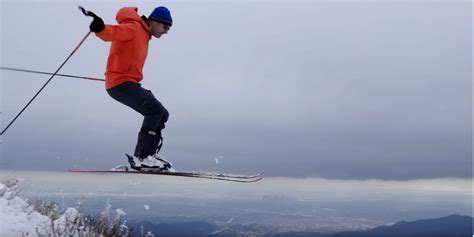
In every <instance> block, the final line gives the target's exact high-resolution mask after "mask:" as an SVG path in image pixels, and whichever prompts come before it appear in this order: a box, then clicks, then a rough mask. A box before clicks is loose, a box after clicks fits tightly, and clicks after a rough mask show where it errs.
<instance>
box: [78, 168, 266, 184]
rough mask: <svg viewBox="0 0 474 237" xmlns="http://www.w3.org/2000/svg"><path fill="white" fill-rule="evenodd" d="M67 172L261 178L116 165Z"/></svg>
mask: <svg viewBox="0 0 474 237" xmlns="http://www.w3.org/2000/svg"><path fill="white" fill-rule="evenodd" d="M69 172H76V173H127V174H148V175H167V176H179V177H189V178H201V179H214V180H222V181H231V182H239V183H254V182H257V181H260V180H262V179H263V177H262V176H263V173H258V174H255V175H235V174H222V173H213V172H195V171H185V172H183V171H159V170H150V171H146V170H132V169H130V168H128V166H124V165H122V166H117V167H115V168H113V169H110V170H101V169H91V170H87V169H69Z"/></svg>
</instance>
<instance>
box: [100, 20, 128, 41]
mask: <svg viewBox="0 0 474 237" xmlns="http://www.w3.org/2000/svg"><path fill="white" fill-rule="evenodd" d="M136 28H137V27H136V25H135V24H134V23H124V24H119V25H105V27H104V29H103V30H102V31H100V32H96V33H95V35H96V36H97V37H99V38H100V39H101V40H103V41H127V40H131V39H133V37H134V36H135V31H136Z"/></svg>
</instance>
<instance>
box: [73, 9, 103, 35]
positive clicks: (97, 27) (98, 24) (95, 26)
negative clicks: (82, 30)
mask: <svg viewBox="0 0 474 237" xmlns="http://www.w3.org/2000/svg"><path fill="white" fill-rule="evenodd" d="M79 9H80V10H81V11H82V13H84V15H86V16H90V17H93V18H94V20H92V22H91V24H90V26H89V29H90V30H91V31H92V32H95V33H99V32H101V31H102V30H104V28H105V25H104V21H103V20H102V18H100V17H98V16H97V15H96V14H95V13H93V12H91V11H87V10H86V9H84V8H83V7H81V6H79Z"/></svg>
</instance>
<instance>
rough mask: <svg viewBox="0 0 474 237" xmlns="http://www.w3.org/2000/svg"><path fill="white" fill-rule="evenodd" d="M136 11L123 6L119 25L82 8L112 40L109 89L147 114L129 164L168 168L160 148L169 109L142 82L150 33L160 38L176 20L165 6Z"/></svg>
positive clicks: (95, 28)
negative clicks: (144, 13) (146, 12)
mask: <svg viewBox="0 0 474 237" xmlns="http://www.w3.org/2000/svg"><path fill="white" fill-rule="evenodd" d="M137 11H138V9H137V8H136V7H124V8H122V9H120V10H119V11H118V12H117V16H116V20H117V22H118V25H105V24H104V21H103V20H102V19H101V18H100V17H98V16H97V15H96V14H94V13H93V12H90V11H85V10H83V12H84V14H86V15H88V16H91V17H93V18H94V20H93V21H92V23H91V24H90V26H89V28H90V30H91V31H92V32H94V33H95V35H96V36H97V37H99V38H100V39H102V40H103V41H106V42H112V44H111V46H110V52H109V57H108V60H107V70H106V76H105V87H106V90H107V93H108V94H109V95H110V96H111V97H112V98H114V99H115V100H117V101H119V102H120V103H122V104H124V105H127V106H128V107H130V108H132V109H134V110H135V111H137V112H138V113H140V114H142V115H143V116H144V120H143V123H142V127H141V129H140V132H139V133H138V142H137V145H136V147H135V153H134V156H133V157H131V156H128V155H127V156H128V157H129V162H130V166H131V167H132V168H133V169H136V170H144V169H159V170H168V169H170V168H171V165H170V164H169V162H167V161H165V160H164V159H162V158H161V157H159V156H158V152H159V150H160V148H161V145H162V143H163V138H162V136H161V130H162V129H164V128H165V123H166V121H168V116H169V113H168V111H167V110H166V109H165V107H163V105H162V104H161V103H160V102H159V101H158V100H157V99H156V98H155V96H154V95H153V94H152V92H151V91H150V90H147V89H144V88H143V87H142V86H141V84H140V83H139V82H140V81H141V80H142V79H143V74H142V68H143V65H144V64H145V59H146V57H147V54H148V42H149V40H150V39H151V36H154V37H156V38H160V37H161V36H162V35H164V34H166V33H168V30H169V29H170V27H171V26H172V24H173V20H172V18H171V13H170V11H169V10H168V9H167V8H166V7H157V8H155V9H154V11H153V12H152V13H151V14H150V16H149V17H145V16H141V17H140V16H139V15H138V12H137Z"/></svg>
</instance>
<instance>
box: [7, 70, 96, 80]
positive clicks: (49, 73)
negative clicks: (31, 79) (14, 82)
mask: <svg viewBox="0 0 474 237" xmlns="http://www.w3.org/2000/svg"><path fill="white" fill-rule="evenodd" d="M0 69H1V70H7V71H15V72H28V73H37V74H44V75H53V74H54V73H51V72H41V71H34V70H27V69H21V68H13V67H0ZM56 76H61V77H71V78H77V79H85V80H92V81H105V80H104V79H102V78H95V77H83V76H74V75H67V74H60V73H57V74H56Z"/></svg>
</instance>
